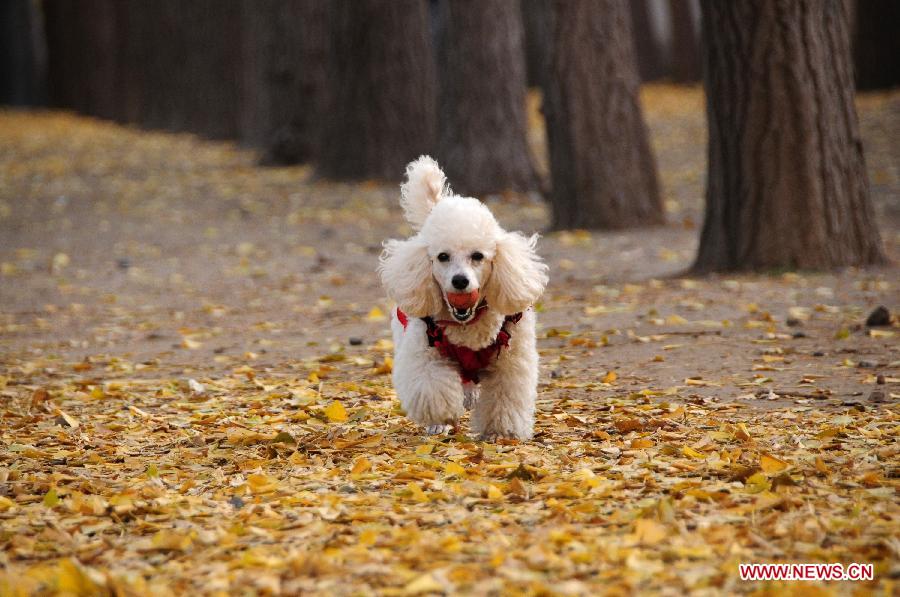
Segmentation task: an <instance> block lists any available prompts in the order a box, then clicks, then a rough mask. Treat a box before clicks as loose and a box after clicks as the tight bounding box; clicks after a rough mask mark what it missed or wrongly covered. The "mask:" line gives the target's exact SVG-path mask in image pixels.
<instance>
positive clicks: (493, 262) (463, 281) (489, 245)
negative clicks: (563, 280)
mask: <svg viewBox="0 0 900 597" xmlns="http://www.w3.org/2000/svg"><path fill="white" fill-rule="evenodd" d="M406 175H407V180H406V182H404V183H403V185H402V187H401V199H400V203H401V205H402V206H403V210H404V212H405V214H406V219H407V220H408V221H409V223H410V224H411V225H412V226H413V228H415V229H417V233H416V234H415V235H414V236H413V237H411V238H408V239H406V240H389V241H387V242H386V243H385V250H384V253H383V254H382V255H381V260H380V263H379V268H378V269H379V273H380V275H381V281H382V283H383V284H384V287H385V289H386V290H387V292H388V295H389V296H390V297H391V298H392V299H394V300H395V301H396V302H397V304H398V306H399V307H400V308H401V309H402V310H403V311H404V312H406V313H407V314H408V315H410V316H412V317H425V316H429V315H430V316H437V315H439V314H442V313H444V312H449V313H450V315H451V316H452V317H453V318H454V319H455V320H456V321H458V322H459V323H462V324H465V323H467V322H468V321H469V320H470V319H472V317H473V315H474V314H475V311H476V309H477V307H478V306H479V305H481V304H482V303H485V302H486V303H487V304H488V305H489V306H490V308H492V309H496V310H498V311H500V312H501V313H503V314H506V315H509V314H512V313H517V312H519V311H523V310H525V309H526V308H528V307H529V306H531V305H532V304H534V302H535V301H536V300H537V299H538V298H539V297H540V295H541V293H542V292H543V291H544V287H545V286H546V284H547V266H546V265H545V264H544V263H543V262H542V261H541V259H540V257H538V255H537V253H536V252H535V244H536V243H537V235H534V236H531V237H530V238H529V237H526V236H524V235H522V234H521V233H518V232H506V231H505V230H503V229H502V228H501V227H500V225H499V224H498V223H497V220H495V219H494V216H493V214H492V213H491V212H490V210H489V209H488V208H487V206H485V205H484V204H483V203H481V202H480V201H478V200H477V199H473V198H471V197H459V196H457V195H454V194H452V193H451V192H450V189H449V188H448V187H447V185H446V179H445V177H444V173H443V172H441V169H440V168H439V167H438V165H437V163H436V162H435V161H434V160H432V159H431V158H429V157H425V156H423V157H421V158H419V159H418V160H416V161H415V162H412V163H411V164H410V165H409V166H408V167H407V170H406Z"/></svg>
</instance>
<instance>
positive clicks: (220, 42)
mask: <svg viewBox="0 0 900 597" xmlns="http://www.w3.org/2000/svg"><path fill="white" fill-rule="evenodd" d="M170 1H172V0H166V2H170ZM174 1H175V3H176V7H175V8H174V10H177V11H178V17H179V18H178V20H177V22H176V25H177V26H178V35H179V37H180V39H179V42H180V43H181V44H183V45H184V46H185V47H186V51H185V52H184V54H182V55H181V56H180V57H179V60H180V61H181V62H180V63H178V62H176V63H174V64H172V65H170V67H171V68H172V69H173V70H177V71H180V74H181V75H182V76H183V78H182V80H181V81H180V85H179V87H180V97H179V98H178V99H181V100H182V101H183V102H184V104H183V105H184V111H185V122H183V123H179V125H180V126H177V128H176V130H186V131H190V132H194V133H197V134H200V135H203V136H205V137H208V138H211V139H235V138H237V137H238V131H239V127H238V121H239V118H240V113H239V109H238V105H239V97H240V73H241V66H240V65H241V3H240V2H239V0H190V2H184V1H183V0H174Z"/></svg>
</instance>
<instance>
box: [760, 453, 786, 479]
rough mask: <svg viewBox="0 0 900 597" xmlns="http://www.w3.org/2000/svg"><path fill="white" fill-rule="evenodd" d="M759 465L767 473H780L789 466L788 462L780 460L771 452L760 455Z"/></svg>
mask: <svg viewBox="0 0 900 597" xmlns="http://www.w3.org/2000/svg"><path fill="white" fill-rule="evenodd" d="M759 467H760V468H761V469H762V470H763V472H765V473H766V474H769V475H771V474H773V473H780V472H781V471H783V470H784V469H786V468H787V467H788V463H787V462H785V461H784V460H779V459H778V458H775V457H774V456H772V455H771V454H762V455H760V457H759Z"/></svg>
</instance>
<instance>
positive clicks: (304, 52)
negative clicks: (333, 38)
mask: <svg viewBox="0 0 900 597" xmlns="http://www.w3.org/2000/svg"><path fill="white" fill-rule="evenodd" d="M242 4H243V17H242V25H243V28H244V33H243V43H244V47H243V58H242V59H243V81H242V94H241V139H242V141H243V142H245V143H247V144H249V145H251V146H255V147H259V148H261V149H262V150H263V151H264V154H263V162H264V163H266V164H297V163H301V162H304V161H307V160H309V159H310V158H311V157H312V156H313V155H314V153H315V149H314V148H315V142H316V126H315V125H316V121H317V119H318V118H319V117H320V115H321V114H320V111H321V107H320V105H319V103H320V98H321V96H322V88H323V87H324V84H325V62H324V61H325V49H326V48H325V43H326V36H325V12H326V8H327V7H326V5H325V4H324V3H322V2H320V1H319V0H291V1H289V2H284V1H283V0H243V3H242Z"/></svg>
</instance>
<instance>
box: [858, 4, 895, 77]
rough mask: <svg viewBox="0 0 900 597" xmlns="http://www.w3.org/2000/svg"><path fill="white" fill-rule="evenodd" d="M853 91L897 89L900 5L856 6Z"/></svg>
mask: <svg viewBox="0 0 900 597" xmlns="http://www.w3.org/2000/svg"><path fill="white" fill-rule="evenodd" d="M855 20H856V35H855V39H854V48H853V49H854V58H855V61H856V87H857V89H890V88H891V87H896V86H897V85H900V35H897V27H898V25H900V2H898V1H897V0H859V1H858V2H856V19H855Z"/></svg>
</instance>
